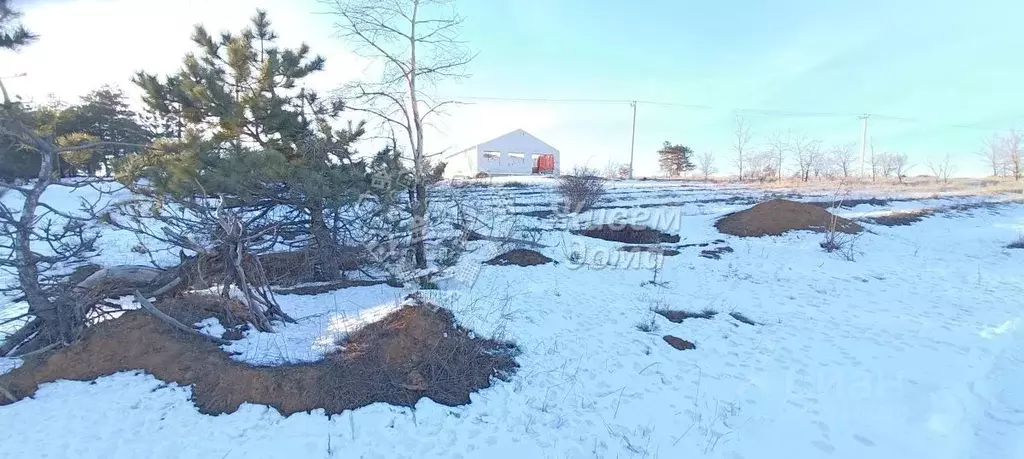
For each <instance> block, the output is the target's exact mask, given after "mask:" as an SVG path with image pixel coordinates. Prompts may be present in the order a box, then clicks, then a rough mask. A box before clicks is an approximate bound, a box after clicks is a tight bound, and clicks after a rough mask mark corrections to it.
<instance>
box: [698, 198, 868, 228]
mask: <svg viewBox="0 0 1024 459" xmlns="http://www.w3.org/2000/svg"><path fill="white" fill-rule="evenodd" d="M833 217H835V216H834V215H832V214H831V213H829V212H828V211H827V210H825V209H823V208H821V207H819V206H815V205H813V204H806V203H801V202H795V201H789V200H785V199H773V200H771V201H766V202H762V203H760V204H758V205H756V206H754V207H751V208H749V209H747V210H743V211H740V212H735V213H732V214H729V215H726V216H725V217H724V218H722V219H721V220H718V222H717V223H715V227H716V228H718V231H721V232H723V233H725V234H731V235H733V236H753V237H759V236H779V235H782V234H783V233H785V232H787V231H793V230H809V231H817V232H825V231H828V229H829V227H830V226H831V225H832V219H833ZM835 219H836V220H835V222H836V223H835V224H836V226H835V229H836V231H839V232H842V233H847V234H854V233H858V232H860V231H862V230H863V228H862V227H861V226H860V225H858V224H856V223H854V222H852V221H850V220H847V219H845V218H842V217H835Z"/></svg>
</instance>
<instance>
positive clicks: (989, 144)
mask: <svg viewBox="0 0 1024 459" xmlns="http://www.w3.org/2000/svg"><path fill="white" fill-rule="evenodd" d="M1005 146H1006V143H1005V139H1004V138H1003V137H1002V136H1000V135H999V134H998V133H993V134H992V136H991V137H989V138H988V139H985V146H984V148H982V150H981V151H980V152H979V153H978V154H979V155H980V156H981V157H982V158H983V159H984V161H985V165H986V166H988V167H990V168H992V176H993V177H998V176H1000V175H1002V174H1003V171H1004V169H1005V167H1006V160H1007V159H1008V158H1007V157H1006V156H1005V155H1004V153H1003V152H1004V148H1005Z"/></svg>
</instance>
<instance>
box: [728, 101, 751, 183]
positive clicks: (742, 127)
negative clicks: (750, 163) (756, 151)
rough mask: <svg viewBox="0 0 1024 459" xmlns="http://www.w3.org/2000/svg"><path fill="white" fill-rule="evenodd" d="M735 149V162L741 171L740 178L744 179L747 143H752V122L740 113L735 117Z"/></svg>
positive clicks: (733, 145) (733, 146) (733, 147)
mask: <svg viewBox="0 0 1024 459" xmlns="http://www.w3.org/2000/svg"><path fill="white" fill-rule="evenodd" d="M733 136H734V143H733V144H732V149H733V151H735V152H736V159H735V160H734V164H735V165H736V169H737V170H738V171H739V180H740V181H741V182H742V181H743V170H744V167H745V166H746V165H747V144H748V143H750V124H749V123H747V120H746V119H744V118H743V117H742V116H740V115H736V117H735V118H734V119H733Z"/></svg>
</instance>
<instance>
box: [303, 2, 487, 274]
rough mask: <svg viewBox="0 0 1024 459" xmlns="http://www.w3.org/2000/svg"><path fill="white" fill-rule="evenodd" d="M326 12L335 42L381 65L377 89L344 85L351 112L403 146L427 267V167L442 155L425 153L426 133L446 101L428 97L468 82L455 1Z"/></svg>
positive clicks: (418, 254) (349, 5)
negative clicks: (444, 85) (442, 85)
mask: <svg viewBox="0 0 1024 459" xmlns="http://www.w3.org/2000/svg"><path fill="white" fill-rule="evenodd" d="M321 3H323V4H325V5H327V6H329V7H330V8H331V11H330V13H331V14H333V15H334V16H335V17H336V18H337V21H336V23H335V27H336V28H337V30H338V34H339V36H340V37H341V38H343V39H345V40H347V41H349V42H351V43H353V44H354V45H355V46H356V49H357V52H358V53H360V54H361V55H362V56H363V57H366V58H370V59H374V60H376V61H378V62H379V63H381V64H382V65H383V70H382V73H381V75H380V79H379V80H378V81H376V82H371V83H366V82H359V83H355V84H351V85H348V86H347V87H346V88H345V91H344V93H345V95H346V96H347V99H348V104H349V108H350V109H353V110H357V111H363V112H366V113H369V114H371V115H373V116H375V117H377V118H379V119H380V120H381V121H382V123H383V124H384V125H386V128H387V129H390V130H394V131H398V132H399V133H400V135H402V136H403V141H408V148H409V151H410V152H411V153H412V157H411V158H406V159H407V160H410V161H411V162H412V166H413V174H412V181H413V183H412V184H410V185H411V188H412V192H411V193H410V194H411V196H410V197H411V201H412V202H410V212H411V214H412V217H413V222H412V228H411V229H412V243H413V247H414V252H415V253H414V256H415V263H416V267H417V268H419V269H423V268H426V267H427V255H426V249H425V247H424V241H425V239H426V236H427V215H428V214H427V189H426V185H427V184H426V180H425V176H426V172H427V171H426V167H425V165H426V162H427V159H428V158H429V157H430V156H435V155H437V154H440V153H442V150H439V151H437V152H434V153H433V154H432V153H431V152H428V151H427V150H426V146H425V143H424V129H425V127H426V126H427V125H428V120H429V119H430V118H431V116H433V115H437V114H439V113H440V112H441V111H442V110H443V108H444V107H445V106H447V105H450V104H453V103H455V102H454V101H450V100H444V101H441V100H435V99H434V98H432V97H430V96H429V95H428V94H427V90H428V89H430V88H432V87H433V86H434V85H435V84H436V83H437V82H438V81H440V80H442V79H460V78H464V77H466V76H467V74H466V66H467V64H469V62H470V61H472V59H473V57H475V55H474V54H473V53H471V52H469V51H468V49H467V48H466V46H465V43H464V42H463V41H461V40H460V39H459V35H458V34H459V29H460V28H461V25H462V23H463V18H462V17H461V16H459V15H458V13H457V12H456V11H455V8H454V4H455V2H454V0H376V1H375V0H321Z"/></svg>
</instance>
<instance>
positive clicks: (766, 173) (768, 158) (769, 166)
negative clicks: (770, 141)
mask: <svg viewBox="0 0 1024 459" xmlns="http://www.w3.org/2000/svg"><path fill="white" fill-rule="evenodd" d="M775 160H776V156H775V154H774V153H772V152H771V151H769V150H765V151H761V152H758V153H756V154H753V155H750V156H749V157H748V163H749V166H750V167H749V170H750V173H749V174H748V177H750V178H753V179H756V180H757V181H759V182H766V181H769V180H774V179H775V175H776V172H777V170H776V169H775Z"/></svg>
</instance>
